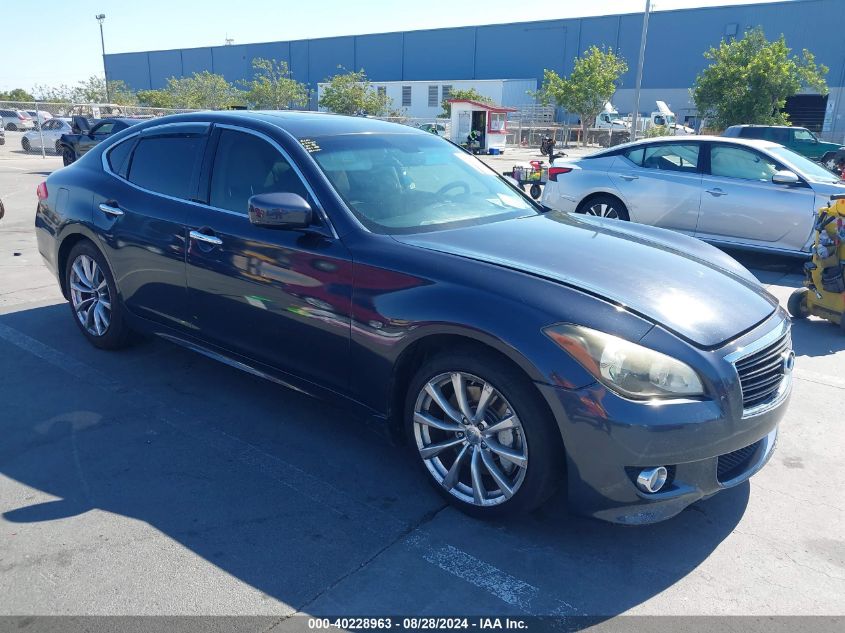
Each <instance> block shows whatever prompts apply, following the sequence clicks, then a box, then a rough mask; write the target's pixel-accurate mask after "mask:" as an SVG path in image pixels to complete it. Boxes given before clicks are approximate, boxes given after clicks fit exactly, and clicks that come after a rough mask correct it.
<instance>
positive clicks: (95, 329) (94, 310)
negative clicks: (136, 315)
mask: <svg viewBox="0 0 845 633" xmlns="http://www.w3.org/2000/svg"><path fill="white" fill-rule="evenodd" d="M65 274H66V283H67V290H68V296H69V298H70V307H71V311H72V312H73V316H74V320H75V321H76V324H77V325H78V326H79V328H80V330H82V333H83V334H84V335H85V338H87V339H88V340H89V341H90V342H91V343H92V344H93V345H95V346H96V347H100V348H102V349H118V348H121V347H124V346H125V345H126V342H127V340H128V336H129V327H128V326H127V325H126V323H125V322H124V320H123V307H122V305H121V304H120V301H119V300H118V295H117V289H116V287H115V285H114V277H113V276H112V274H111V271H110V270H109V269H108V265H107V264H106V261H105V258H104V257H103V255H102V253H100V252H99V251H98V250H97V249H96V247H95V246H94V245H93V244H91V243H90V242H88V241H82V242H80V243H78V244H77V245H76V246H74V247H73V250H71V253H70V256H69V257H68V265H67V269H66V271H65Z"/></svg>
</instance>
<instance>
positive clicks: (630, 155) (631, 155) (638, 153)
mask: <svg viewBox="0 0 845 633" xmlns="http://www.w3.org/2000/svg"><path fill="white" fill-rule="evenodd" d="M644 154H645V148H644V147H636V148H634V149H629V150H628V151H627V152H625V154H624V156H625V158H627V159H628V160H629V161H631V162H632V163H634V164H635V165H639V166H640V167H642V166H643V155H644Z"/></svg>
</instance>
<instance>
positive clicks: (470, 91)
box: [440, 88, 493, 119]
mask: <svg viewBox="0 0 845 633" xmlns="http://www.w3.org/2000/svg"><path fill="white" fill-rule="evenodd" d="M449 99H470V100H471V101H480V102H481V103H493V100H492V99H491V98H490V97H485V96H484V95H483V94H481V93H480V92H478V90H476V89H475V88H467V89H466V90H452V91H451V92H450V93H449ZM440 107H442V108H443V112H441V113H440V116H441V117H445V118H447V119H448V118H449V117H451V116H452V104H451V103H449V101H448V100H447V99H443V101H442V102H441V103H440Z"/></svg>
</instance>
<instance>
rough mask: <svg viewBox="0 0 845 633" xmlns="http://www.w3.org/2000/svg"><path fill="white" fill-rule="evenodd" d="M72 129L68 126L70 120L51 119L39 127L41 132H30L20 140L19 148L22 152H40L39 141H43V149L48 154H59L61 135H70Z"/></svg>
mask: <svg viewBox="0 0 845 633" xmlns="http://www.w3.org/2000/svg"><path fill="white" fill-rule="evenodd" d="M72 133H73V129H72V128H71V125H70V119H59V118H53V119H50V120H49V121H44V123H43V124H42V125H41V131H40V132H39V131H38V130H30V131H29V132H27V133H26V134H24V135H23V138H21V147H23V151H25V152H31V151H39V152H40V151H41V139H42V138H43V139H44V149H45V150H46V151H48V152H55V153H56V154H61V153H62V151H61V149H60V148H59V139H60V138H61V137H62V134H72Z"/></svg>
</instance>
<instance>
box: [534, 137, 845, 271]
mask: <svg viewBox="0 0 845 633" xmlns="http://www.w3.org/2000/svg"><path fill="white" fill-rule="evenodd" d="M834 193H845V183H843V182H842V181H841V180H839V178H838V177H837V176H835V175H833V174H832V173H830V172H829V171H827V170H826V169H825V168H824V167H822V166H821V165H819V164H818V163H815V162H813V161H811V160H809V159H808V158H805V157H804V156H801V155H800V154H796V153H795V152H793V151H792V150H789V149H787V148H785V147H783V146H781V145H778V144H776V143H772V142H769V141H760V140H751V139H738V138H725V137H719V136H712V137H711V136H696V137H694V138H690V137H687V138H671V137H663V138H656V139H650V140H646V141H638V142H636V143H627V144H625V145H619V146H617V147H614V148H611V149H609V150H605V151H600V152H597V153H595V154H592V155H591V156H587V157H584V158H582V159H580V160H578V159H568V158H563V159H558V160H556V161H554V164H553V165H552V167H551V168H550V169H549V182H548V183H547V184H546V186H545V187H544V188H543V197H542V203H543V204H544V205H545V206H547V207H549V208H552V209H557V210H560V211H574V212H577V213H586V214H589V215H598V216H603V217H607V218H612V219H618V220H631V221H632V222H639V223H641V224H651V225H653V226H658V227H661V228H666V229H672V230H675V231H679V232H681V233H686V234H688V235H693V236H695V237H698V238H700V239H703V240H706V241H708V242H712V243H714V244H718V245H723V246H733V247H741V248H750V249H755V250H764V251H775V252H779V253H783V254H791V255H806V254H807V253H809V251H810V248H811V246H812V238H813V222H814V221H815V211H816V209H818V208H819V207H820V206H823V205H824V204H827V201H828V200H829V198H830V196H831V194H834Z"/></svg>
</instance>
